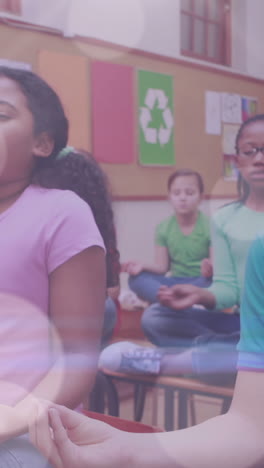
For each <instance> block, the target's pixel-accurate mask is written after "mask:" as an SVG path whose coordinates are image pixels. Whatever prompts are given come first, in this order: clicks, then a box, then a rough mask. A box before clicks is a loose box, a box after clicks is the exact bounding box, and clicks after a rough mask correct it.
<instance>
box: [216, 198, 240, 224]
mask: <svg viewBox="0 0 264 468" xmlns="http://www.w3.org/2000/svg"><path fill="white" fill-rule="evenodd" d="M241 208H243V205H241V203H240V202H233V203H229V204H228V205H225V206H222V207H221V208H219V209H218V210H217V211H216V212H215V213H214V214H213V216H212V220H213V223H214V224H216V225H218V226H219V227H223V226H224V225H225V224H226V223H228V222H229V221H233V220H234V216H236V215H237V214H238V213H239V212H240V210H241Z"/></svg>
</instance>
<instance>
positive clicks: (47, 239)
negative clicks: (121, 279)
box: [0, 186, 104, 404]
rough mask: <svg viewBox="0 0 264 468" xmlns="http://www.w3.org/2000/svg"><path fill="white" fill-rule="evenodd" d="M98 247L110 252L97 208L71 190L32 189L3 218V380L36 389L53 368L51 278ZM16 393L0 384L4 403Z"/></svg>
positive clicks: (0, 272)
mask: <svg viewBox="0 0 264 468" xmlns="http://www.w3.org/2000/svg"><path fill="white" fill-rule="evenodd" d="M93 245H97V246H100V247H102V248H104V244H103V240H102V237H101V235H100V233H99V230H98V228H97V225H96V223H95V220H94V217H93V215H92V212H91V209H90V207H89V206H88V205H87V203H85V202H84V201H83V200H82V199H80V198H79V197H78V196H77V195H76V194H75V193H73V192H71V191H68V190H55V189H45V188H41V187H37V186H29V187H28V188H27V189H26V190H25V191H24V192H23V194H22V195H21V196H20V197H19V199H18V200H17V201H16V202H15V203H14V204H13V205H12V206H11V207H10V208H9V209H7V210H6V211H5V212H3V213H2V214H0V252H1V256H0V293H5V294H7V296H3V295H0V318H1V326H0V380H2V379H4V380H5V381H7V382H12V383H15V384H18V385H22V387H25V388H26V389H30V388H32V387H33V386H34V385H35V383H36V382H37V381H38V379H39V378H40V376H41V374H43V372H44V371H45V369H48V367H49V364H50V362H49V352H48V351H49V324H48V320H47V318H48V307H49V274H50V273H51V272H52V271H53V270H55V269H56V268H57V267H59V266H60V265H62V264H63V263H64V262H66V261H67V260H69V259H70V258H71V257H73V256H74V255H76V254H78V253H79V252H81V251H83V250H84V249H86V248H88V247H90V246H93ZM19 374H20V376H19ZM21 380H22V382H21ZM2 388H3V386H2ZM14 394H16V396H14V398H13V397H11V395H12V391H10V392H9V399H8V401H6V392H5V395H3V394H2V392H1V382H0V403H1V402H2V403H3V402H9V403H10V404H12V403H13V402H14V400H17V399H19V397H18V396H17V392H14Z"/></svg>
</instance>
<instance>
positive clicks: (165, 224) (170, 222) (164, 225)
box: [157, 215, 177, 231]
mask: <svg viewBox="0 0 264 468" xmlns="http://www.w3.org/2000/svg"><path fill="white" fill-rule="evenodd" d="M175 224H177V220H176V218H175V216H173V215H172V216H169V217H168V218H166V219H164V220H163V221H161V222H160V223H159V224H158V226H157V228H158V229H160V230H163V231H166V230H167V229H169V228H170V227H171V226H174V225H175Z"/></svg>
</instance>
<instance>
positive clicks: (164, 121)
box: [138, 70, 175, 166]
mask: <svg viewBox="0 0 264 468" xmlns="http://www.w3.org/2000/svg"><path fill="white" fill-rule="evenodd" d="M138 126H139V128H138V135H139V162H140V164H141V165H144V166H172V165H174V164H175V154H174V112H173V78H172V76H169V75H164V74H162V73H154V72H150V71H146V70H138Z"/></svg>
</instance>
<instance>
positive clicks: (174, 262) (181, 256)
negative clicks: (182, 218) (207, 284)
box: [155, 211, 210, 277]
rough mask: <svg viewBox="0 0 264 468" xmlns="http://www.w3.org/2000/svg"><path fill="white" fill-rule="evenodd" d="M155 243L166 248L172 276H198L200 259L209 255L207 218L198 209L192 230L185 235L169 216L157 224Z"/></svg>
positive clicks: (175, 221)
mask: <svg viewBox="0 0 264 468" xmlns="http://www.w3.org/2000/svg"><path fill="white" fill-rule="evenodd" d="M155 243H156V245H160V246H162V247H166V248H167V250H168V254H169V259H170V271H171V274H172V275H173V276H183V277H190V276H200V275H201V272H200V268H201V261H202V260H203V259H204V258H207V257H208V256H209V247H210V223H209V218H208V217H207V216H206V215H205V214H203V213H201V212H200V211H199V214H198V217H197V221H196V224H195V226H194V229H193V231H192V232H191V234H189V235H185V234H183V232H182V231H181V229H180V226H179V224H178V221H177V219H176V217H175V216H170V217H169V218H168V219H165V221H163V222H162V223H160V224H159V225H158V226H157V229H156V236H155Z"/></svg>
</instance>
